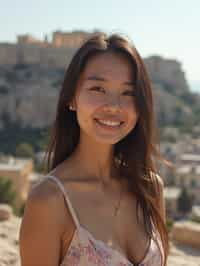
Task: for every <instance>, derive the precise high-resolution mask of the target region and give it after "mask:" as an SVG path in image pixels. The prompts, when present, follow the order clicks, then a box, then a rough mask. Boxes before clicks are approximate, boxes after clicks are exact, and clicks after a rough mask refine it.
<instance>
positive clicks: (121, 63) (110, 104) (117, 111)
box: [72, 52, 138, 144]
mask: <svg viewBox="0 0 200 266" xmlns="http://www.w3.org/2000/svg"><path fill="white" fill-rule="evenodd" d="M134 90H135V87H134V80H133V73H132V68H131V63H130V62H129V61H128V59H127V58H126V57H124V56H123V55H121V54H120V55H118V54H114V53H109V52H107V53H103V54H99V55H96V56H94V57H92V58H91V59H89V60H88V62H87V64H86V66H85V68H84V70H83V72H82V73H81V76H80V79H79V81H78V84H77V87H76V93H75V97H74V99H73V101H72V105H73V107H74V108H75V111H76V115H77V120H78V123H79V126H80V134H82V136H88V137H90V138H93V139H94V140H95V141H97V142H100V143H102V144H103V143H107V144H115V143H117V142H118V141H120V140H121V139H123V138H124V137H125V136H126V135H127V134H128V133H129V132H130V131H131V130H132V129H133V128H134V127H135V125H136V122H137V119H138V113H137V110H136V105H135V96H134Z"/></svg>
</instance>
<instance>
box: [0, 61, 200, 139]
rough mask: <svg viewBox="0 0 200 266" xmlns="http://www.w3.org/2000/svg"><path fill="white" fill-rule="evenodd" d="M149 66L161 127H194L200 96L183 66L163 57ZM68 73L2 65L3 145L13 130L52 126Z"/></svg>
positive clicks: (199, 111) (0, 115) (0, 121)
mask: <svg viewBox="0 0 200 266" xmlns="http://www.w3.org/2000/svg"><path fill="white" fill-rule="evenodd" d="M145 63H146V65H147V69H148V71H149V74H150V77H151V80H152V83H153V93H154V98H155V103H156V105H155V106H156V108H155V109H156V113H157V120H158V122H159V125H160V126H163V125H168V124H170V125H172V124H173V125H184V123H186V121H187V123H188V121H189V126H190V127H192V124H191V123H194V124H195V123H196V122H197V116H198V115H200V107H199V106H200V95H197V94H196V95H195V94H192V93H191V92H190V90H189V86H188V84H187V81H186V78H185V75H184V72H183V70H182V68H181V64H180V63H179V62H177V61H175V60H167V59H163V58H162V57H159V56H152V57H149V58H146V59H145ZM64 71H65V70H64V69H58V68H47V67H44V66H41V65H13V66H5V65H3V66H2V65H1V66H0V131H1V133H2V136H3V137H2V140H1V139H0V142H1V141H3V142H4V143H5V142H6V141H7V139H8V137H9V141H10V139H12V138H11V137H10V135H9V132H12V133H13V130H15V133H16V134H17V132H18V134H19V135H23V134H24V133H22V132H21V131H20V130H22V129H25V130H27V129H29V130H41V129H45V128H48V126H49V125H51V123H52V121H53V119H54V116H55V108H56V104H57V99H58V93H59V90H60V88H61V84H62V80H63V76H64ZM8 129H9V132H8ZM6 138H7V139H6Z"/></svg>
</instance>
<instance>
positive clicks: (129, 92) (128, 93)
mask: <svg viewBox="0 0 200 266" xmlns="http://www.w3.org/2000/svg"><path fill="white" fill-rule="evenodd" d="M123 95H126V96H135V92H134V91H132V90H131V91H125V92H124V93H123Z"/></svg>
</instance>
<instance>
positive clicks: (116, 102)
mask: <svg viewBox="0 0 200 266" xmlns="http://www.w3.org/2000/svg"><path fill="white" fill-rule="evenodd" d="M106 108H108V109H110V110H118V109H120V108H121V102H120V97H119V96H112V97H108V99H107V102H106Z"/></svg>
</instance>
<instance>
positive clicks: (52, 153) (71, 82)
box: [46, 33, 169, 265]
mask: <svg viewBox="0 0 200 266" xmlns="http://www.w3.org/2000/svg"><path fill="white" fill-rule="evenodd" d="M109 51H110V52H114V53H120V54H123V55H124V56H126V57H127V58H128V59H129V60H130V62H131V64H132V67H133V73H134V79H135V83H136V99H135V100H136V106H137V109H138V111H139V118H138V121H137V124H136V126H135V128H134V129H133V130H132V131H131V132H130V133H129V134H128V135H127V136H126V137H125V138H124V139H122V140H121V141H119V142H118V143H116V144H115V145H114V158H113V165H114V167H115V169H117V171H118V173H119V175H117V177H116V178H118V176H119V177H120V178H125V179H126V180H127V182H128V189H129V191H130V192H131V193H133V194H134V195H135V196H136V200H137V205H136V206H137V208H136V209H137V211H136V216H137V219H138V206H140V207H141V209H142V214H143V217H144V221H145V228H146V230H147V232H149V234H150V235H151V237H153V234H152V227H151V229H150V230H149V227H148V225H149V224H151V222H150V221H151V219H152V221H153V223H154V225H155V227H156V229H157V230H158V232H159V235H160V237H161V241H162V244H163V247H164V265H166V261H167V256H168V252H169V244H168V233H167V229H166V225H165V222H164V220H163V218H162V217H161V215H160V212H159V208H158V200H159V189H158V188H159V183H158V178H156V174H155V173H156V172H157V170H156V165H155V162H156V159H159V160H160V159H161V156H160V153H159V150H158V144H157V138H156V134H155V132H156V130H155V129H156V127H155V118H154V107H153V106H154V105H153V97H152V88H151V83H150V80H149V77H148V74H147V71H146V68H145V65H144V63H143V60H142V58H141V57H140V55H139V53H138V52H137V50H136V48H135V47H134V45H133V43H132V42H131V41H130V40H127V39H126V38H124V37H122V36H120V35H118V34H112V35H111V36H107V35H106V34H105V33H98V34H95V35H92V36H91V37H90V38H89V39H88V40H86V41H85V42H84V43H83V44H82V46H81V47H80V48H79V49H78V51H77V52H76V53H75V55H74V56H73V58H72V60H71V63H70V64H69V66H68V68H67V70H66V73H65V77H64V81H63V85H62V89H61V91H60V95H59V99H58V104H57V113H56V118H55V122H54V124H53V127H52V131H51V136H50V142H49V146H48V148H47V153H46V154H47V155H48V156H47V169H48V171H50V170H52V169H54V168H55V167H56V166H57V165H58V164H60V163H61V162H63V161H64V160H66V159H67V158H68V157H69V156H70V155H71V153H72V152H73V151H74V149H75V148H76V146H77V144H78V142H79V136H80V128H79V125H78V122H77V119H76V114H75V112H72V111H71V110H69V108H67V105H68V104H69V103H70V102H71V101H72V99H73V97H74V94H75V88H76V85H77V82H78V79H79V77H80V74H81V73H82V71H83V69H84V67H85V65H86V63H87V61H88V60H89V59H90V58H91V57H92V56H94V55H96V54H98V53H104V52H109ZM135 100H134V101H135ZM162 259H163V257H162Z"/></svg>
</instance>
